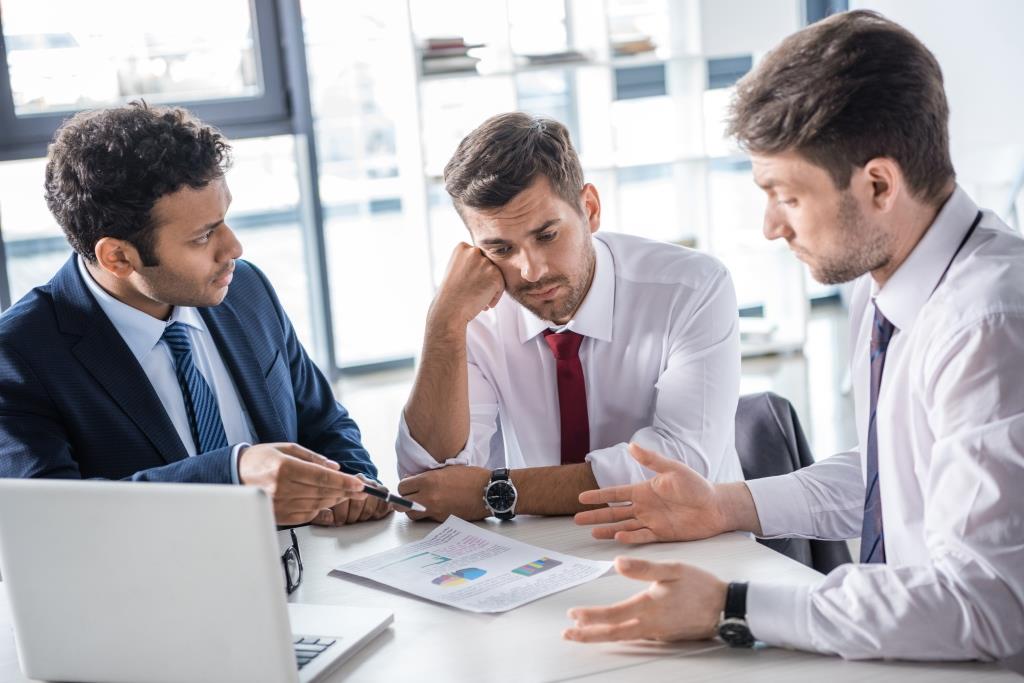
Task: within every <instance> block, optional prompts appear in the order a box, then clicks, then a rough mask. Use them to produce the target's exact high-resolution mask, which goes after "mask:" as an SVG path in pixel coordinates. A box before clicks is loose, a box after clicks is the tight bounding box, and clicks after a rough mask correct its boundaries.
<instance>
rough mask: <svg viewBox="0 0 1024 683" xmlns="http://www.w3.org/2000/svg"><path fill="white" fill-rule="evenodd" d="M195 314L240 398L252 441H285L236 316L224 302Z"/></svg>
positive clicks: (278, 420)
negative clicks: (252, 430)
mask: <svg viewBox="0 0 1024 683" xmlns="http://www.w3.org/2000/svg"><path fill="white" fill-rule="evenodd" d="M199 314H200V315H202V316H203V320H205V321H206V325H207V326H208V327H209V328H210V334H211V335H212V336H213V341H214V343H215V344H216V345H217V350H218V351H219V352H220V356H221V358H223V359H224V364H225V365H227V367H228V370H229V371H230V372H231V377H232V379H234V380H235V386H237V387H238V390H239V392H238V393H239V394H240V398H241V399H242V401H243V402H244V403H245V407H246V409H247V410H248V411H249V417H250V418H252V421H253V426H254V427H255V428H256V439H257V440H258V441H259V442H261V443H266V442H274V441H288V440H289V438H288V435H287V433H286V432H285V429H284V425H283V424H282V422H281V418H280V416H279V415H278V413H277V410H276V408H275V407H274V401H273V397H271V395H270V389H269V388H268V387H267V381H266V378H265V377H264V375H263V368H262V367H261V366H260V362H259V359H258V357H257V355H256V352H255V350H254V349H253V346H252V342H251V341H249V337H248V335H247V334H246V333H245V329H244V328H243V327H242V323H241V321H240V320H239V319H238V316H237V315H236V314H235V312H234V311H233V310H232V309H231V308H230V306H229V305H228V304H226V303H222V304H221V305H219V306H215V307H213V308H201V309H199Z"/></svg>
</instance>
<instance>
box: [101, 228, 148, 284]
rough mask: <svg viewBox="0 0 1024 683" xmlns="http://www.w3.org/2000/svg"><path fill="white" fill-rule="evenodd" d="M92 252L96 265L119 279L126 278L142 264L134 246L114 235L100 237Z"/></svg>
mask: <svg viewBox="0 0 1024 683" xmlns="http://www.w3.org/2000/svg"><path fill="white" fill-rule="evenodd" d="M93 254H95V255H96V265H98V266H99V267H100V268H102V269H103V270H105V271H106V272H108V273H110V274H111V275H113V276H114V277H116V278H119V279H121V280H126V279H128V277H129V276H130V275H131V274H132V273H134V272H136V271H137V270H138V269H139V267H140V266H141V265H142V259H140V258H139V251H138V250H137V249H136V248H135V246H134V245H133V244H132V243H131V242H128V241H126V240H119V239H117V238H114V237H101V238H100V239H99V241H97V242H96V247H95V249H94V250H93Z"/></svg>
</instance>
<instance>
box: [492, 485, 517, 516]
mask: <svg viewBox="0 0 1024 683" xmlns="http://www.w3.org/2000/svg"><path fill="white" fill-rule="evenodd" d="M515 503H516V491H515V489H514V488H512V484H510V483H508V482H507V481H495V482H492V483H491V485H490V486H488V487H487V504H488V505H489V506H490V507H491V509H492V510H494V511H495V512H508V511H509V510H511V509H512V506H513V505H515Z"/></svg>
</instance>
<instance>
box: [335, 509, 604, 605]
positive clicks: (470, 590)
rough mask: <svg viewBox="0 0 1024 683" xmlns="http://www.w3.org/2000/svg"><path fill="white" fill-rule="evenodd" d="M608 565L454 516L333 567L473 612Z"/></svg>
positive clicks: (547, 591)
mask: <svg viewBox="0 0 1024 683" xmlns="http://www.w3.org/2000/svg"><path fill="white" fill-rule="evenodd" d="M611 566H612V563H611V562H600V561H596V560H585V559H583V558H580V557H573V556H572V555H563V554H562V553H556V552H553V551H551V550H545V549H543V548H538V547H536V546H532V545H529V544H527V543H522V542H520V541H516V540H513V539H511V538H506V537H504V536H502V535H501V534H496V533H493V532H491V531H486V530H485V529H480V528H478V527H476V526H473V525H472V524H470V523H469V522H466V521H464V520H461V519H459V518H458V517H454V516H452V517H449V518H448V519H447V520H446V521H445V523H444V524H442V525H441V526H439V527H437V528H436V529H434V530H433V531H432V532H430V535H428V536H427V537H426V538H424V539H423V540H422V541H417V542H416V543H410V544H409V545H404V546H401V547H398V548H394V549H392V550H387V551H384V552H382V553H377V554H376V555H371V556H369V557H365V558H363V559H361V560H355V561H353V562H348V563H346V564H343V565H341V566H340V567H337V568H336V569H335V571H339V572H344V573H346V574H353V575H355V576H360V577H362V578H364V579H370V580H371V581H376V582H377V583H382V584H384V585H386V586H391V587H392V588H397V589H399V590H403V591H405V592H406V593H412V594H413V595H418V596H419V597H421V598H426V599H428V600H433V601H434V602H440V603H443V604H445V605H451V606H452V607H459V608H461V609H465V610H469V611H471V612H505V611H507V610H510V609H514V608H516V607H519V606H520V605H525V604H526V603H528V602H532V601H534V600H536V599H537V598H542V597H544V596H545V595H551V594H552V593H557V592H558V591H561V590H565V589H566V588H572V587H573V586H578V585H580V584H582V583H586V582H587V581H592V580H593V579H596V578H598V577H599V576H601V575H603V574H604V573H605V572H607V571H608V570H609V569H610V568H611Z"/></svg>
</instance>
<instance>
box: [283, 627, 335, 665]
mask: <svg viewBox="0 0 1024 683" xmlns="http://www.w3.org/2000/svg"><path fill="white" fill-rule="evenodd" d="M293 637H294V638H295V640H294V641H292V642H293V643H294V645H293V647H294V648H295V660H296V661H297V662H298V663H299V668H300V669H301V668H302V667H304V666H306V665H307V664H309V663H310V662H312V661H313V660H314V659H316V658H317V657H318V656H319V655H320V653H321V652H324V651H325V650H327V648H329V647H330V646H331V645H334V643H335V640H334V638H323V637H318V636H298V635H295V636H293Z"/></svg>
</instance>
